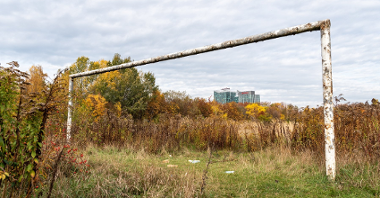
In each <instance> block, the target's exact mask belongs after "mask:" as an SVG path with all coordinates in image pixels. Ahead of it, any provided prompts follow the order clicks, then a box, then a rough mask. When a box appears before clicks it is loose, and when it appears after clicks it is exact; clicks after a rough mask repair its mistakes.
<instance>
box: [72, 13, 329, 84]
mask: <svg viewBox="0 0 380 198" xmlns="http://www.w3.org/2000/svg"><path fill="white" fill-rule="evenodd" d="M325 21H328V20H324V21H317V22H312V23H307V24H303V25H298V26H294V27H290V28H284V29H280V30H276V31H272V32H267V33H263V34H257V35H253V36H249V37H245V38H241V39H236V40H229V41H225V42H222V43H217V44H214V45H208V46H205V47H198V48H194V49H189V50H185V51H181V52H175V53H171V54H167V55H163V56H157V57H154V58H148V59H144V60H140V61H133V62H130V63H124V64H121V65H115V66H112V67H106V68H101V69H96V70H91V71H86V72H82V73H77V74H72V75H70V77H71V78H77V77H82V76H90V75H93V74H101V73H105V72H109V71H115V70H119V69H124V68H130V67H136V66H141V65H146V64H151V63H156V62H161V61H166V60H170V59H176V58H182V57H186V56H192V55H196V54H201V53H206V52H211V51H216V50H221V49H226V48H231V47H236V46H240V45H246V44H250V43H257V42H260V41H265V40H270V39H275V38H280V37H284V36H290V35H295V34H300V33H303V32H308V31H316V30H320V27H321V25H322V24H324V23H325Z"/></svg>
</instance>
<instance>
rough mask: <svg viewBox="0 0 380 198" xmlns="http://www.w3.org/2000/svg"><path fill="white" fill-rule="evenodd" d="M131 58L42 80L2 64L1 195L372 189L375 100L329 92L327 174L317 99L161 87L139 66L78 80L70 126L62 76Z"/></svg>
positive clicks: (316, 193) (378, 113) (82, 63)
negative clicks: (205, 94)
mask: <svg viewBox="0 0 380 198" xmlns="http://www.w3.org/2000/svg"><path fill="white" fill-rule="evenodd" d="M128 61H130V58H127V59H123V60H122V59H121V58H120V55H119V56H117V55H115V57H114V60H112V62H111V61H105V60H101V61H97V62H90V61H89V59H88V58H86V57H80V58H78V60H77V62H76V63H74V64H73V65H72V66H71V67H70V68H69V69H68V70H65V71H60V72H58V74H57V76H56V78H54V79H53V80H52V81H51V82H49V81H46V74H44V73H43V71H42V68H41V67H35V66H33V67H32V68H31V70H30V71H29V73H26V72H22V71H20V70H18V69H17V67H18V64H17V62H11V63H9V64H10V65H11V66H10V67H8V68H4V67H0V85H1V86H0V134H1V136H0V146H1V147H0V197H1V198H6V197H11V198H12V197H27V198H28V197H48V198H49V197H339V196H340V197H374V196H377V197H378V196H380V187H379V186H380V184H379V181H380V178H379V177H380V165H379V158H380V103H379V101H378V100H377V99H375V98H373V99H372V100H371V102H366V103H345V104H341V103H340V102H341V101H342V100H344V98H343V97H342V96H341V95H339V96H336V97H335V104H334V129H335V131H334V133H335V145H336V156H337V177H336V179H335V180H334V181H330V180H328V179H327V178H326V176H325V174H326V173H325V164H324V122H323V107H315V108H311V107H308V106H306V107H304V108H298V107H297V106H293V105H290V104H289V105H286V104H281V103H273V104H271V103H268V102H267V103H260V104H257V103H254V104H247V103H245V104H242V103H228V104H218V103H216V102H215V101H207V100H206V99H202V98H195V99H192V98H190V97H189V96H188V95H186V93H182V92H175V91H168V92H165V93H161V92H160V90H159V89H158V86H156V85H155V78H154V76H153V74H151V73H145V74H144V73H142V72H139V71H137V70H136V69H129V70H121V71H115V72H113V73H112V72H111V73H106V74H101V75H98V76H92V77H88V78H84V79H81V80H76V81H75V82H74V84H75V89H74V92H73V95H72V99H73V105H72V108H73V114H72V125H71V131H70V134H68V133H67V131H66V130H67V126H66V123H67V113H68V112H67V110H68V105H67V104H68V103H67V102H68V92H67V89H66V88H67V86H68V81H69V75H70V74H72V73H77V72H81V71H87V70H90V69H94V68H104V67H108V66H111V65H115V64H120V63H123V62H128ZM127 96H128V97H127ZM68 135H70V140H69V141H68V139H67V137H68ZM189 160H200V162H199V163H190V162H189ZM226 171H234V172H233V173H226Z"/></svg>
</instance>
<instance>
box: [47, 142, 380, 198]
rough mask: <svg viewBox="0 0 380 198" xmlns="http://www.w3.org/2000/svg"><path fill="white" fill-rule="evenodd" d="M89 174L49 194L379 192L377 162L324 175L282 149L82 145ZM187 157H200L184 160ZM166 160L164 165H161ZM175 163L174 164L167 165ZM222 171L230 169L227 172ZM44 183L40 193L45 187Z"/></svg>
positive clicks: (67, 179) (61, 181)
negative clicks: (238, 150)
mask: <svg viewBox="0 0 380 198" xmlns="http://www.w3.org/2000/svg"><path fill="white" fill-rule="evenodd" d="M85 153H86V154H87V156H86V157H87V159H88V161H89V164H90V166H91V168H90V172H89V173H87V174H86V173H77V174H72V175H70V176H64V175H59V177H58V178H57V181H56V183H55V186H54V190H53V197H202V196H203V197H374V196H379V195H380V193H379V192H380V191H379V190H380V188H379V182H378V179H379V172H378V170H377V165H370V164H367V165H361V166H360V165H359V164H346V165H344V166H342V167H341V168H340V169H339V171H338V175H337V179H336V181H334V182H331V181H329V180H328V179H327V177H326V176H325V172H324V167H322V166H321V165H318V164H320V163H318V162H316V161H315V160H316V159H315V158H313V154H311V153H308V152H304V153H299V154H292V153H291V152H290V151H289V150H287V149H275V148H272V149H266V150H263V151H260V152H255V153H247V152H243V153H234V152H230V151H214V152H213V153H212V158H211V164H210V165H209V170H208V173H207V174H206V176H207V177H206V180H205V183H206V185H205V190H204V194H203V195H201V194H200V187H201V183H202V176H203V175H204V170H205V168H206V166H207V163H208V159H209V153H208V152H199V151H193V150H188V149H183V150H182V151H180V152H174V153H168V152H165V151H162V152H161V153H160V154H156V155H152V154H149V153H147V152H145V151H143V150H140V151H133V150H131V149H129V148H122V149H118V148H115V147H105V148H95V147H88V148H87V150H86V152H85ZM188 160H200V163H196V164H193V163H190V162H189V161H188ZM166 162H168V163H166ZM168 165H175V166H177V167H168ZM226 171H234V173H232V174H227V173H226ZM46 189H47V187H46V186H44V187H42V189H40V190H41V191H44V190H46Z"/></svg>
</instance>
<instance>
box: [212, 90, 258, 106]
mask: <svg viewBox="0 0 380 198" xmlns="http://www.w3.org/2000/svg"><path fill="white" fill-rule="evenodd" d="M214 100H215V101H216V102H218V103H221V104H225V103H229V102H233V101H234V102H236V103H238V102H239V103H245V102H248V103H259V102H260V95H258V94H255V91H236V92H232V91H231V90H230V88H224V89H221V90H215V91H214Z"/></svg>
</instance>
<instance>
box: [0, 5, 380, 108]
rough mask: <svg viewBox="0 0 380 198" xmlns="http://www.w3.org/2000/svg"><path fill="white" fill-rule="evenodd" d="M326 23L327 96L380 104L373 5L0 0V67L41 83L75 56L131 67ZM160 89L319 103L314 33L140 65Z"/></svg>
mask: <svg viewBox="0 0 380 198" xmlns="http://www.w3.org/2000/svg"><path fill="white" fill-rule="evenodd" d="M324 19H330V20H331V43H332V66H333V85H334V95H339V94H341V93H342V94H344V97H345V98H346V99H347V100H348V101H349V102H365V101H367V100H371V99H372V98H378V99H379V98H380V80H379V78H378V76H379V75H380V33H379V32H380V22H379V19H380V1H379V0H373V1H365V0H360V1H359V0H358V1H350V0H341V1H334V0H329V1H322V0H321V1H301V0H298V1H283V0H266V1H252V0H236V1H234V0H218V1H210V0H208V1H206V0H205V1H197V0H191V1H184V0H182V1H170V0H167V1H165V0H160V1H143V0H127V1H118V0H107V1H97V0H87V1H52V0H40V1H31V0H25V1H15V0H0V63H1V66H5V65H6V63H7V62H10V61H18V62H19V63H20V65H21V69H22V70H28V68H29V67H30V66H32V65H41V66H42V67H43V68H44V70H45V72H47V73H48V74H49V76H53V74H54V73H56V71H57V69H59V68H65V67H67V66H68V65H71V64H72V63H74V62H75V61H76V59H77V58H78V57H80V56H86V57H89V58H90V60H91V61H97V60H100V59H106V60H110V59H112V57H113V55H114V53H119V54H121V55H122V57H128V56H130V57H131V58H132V59H133V60H136V61H137V60H142V59H146V58H151V57H156V56H160V55H165V54H169V53H173V52H177V51H182V50H186V49H192V48H196V47H202V46H205V45H210V44H215V43H219V42H223V41H226V40H231V39H239V38H243V37H247V36H251V35H255V34H261V33H265V32H268V31H273V30H278V29H282V28H287V27H291V26H295V25H301V24H305V23H308V22H315V21H319V20H324ZM138 69H141V70H142V71H144V72H147V71H151V72H153V73H154V74H155V76H156V79H157V80H156V82H157V84H158V85H159V87H160V89H162V90H163V91H167V90H176V91H186V92H187V93H188V94H190V95H191V96H192V97H203V98H207V97H209V96H211V95H213V90H216V89H221V88H224V87H230V88H231V89H232V90H240V91H248V90H254V91H256V93H257V94H260V95H261V101H269V102H286V103H292V104H296V105H298V106H305V105H311V106H316V105H322V64H321V49H320V33H319V32H318V31H316V32H307V33H303V34H300V35H295V36H290V37H284V38H279V39H275V40H269V41H265V42H260V43H253V44H249V45H245V46H240V47H235V48H230V49H226V50H221V51H214V52H209V53H206V54H200V55H196V56H190V57H186V58H182V59H176V60H169V61H164V62H160V63H156V64H151V65H146V66H142V67H138Z"/></svg>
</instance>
